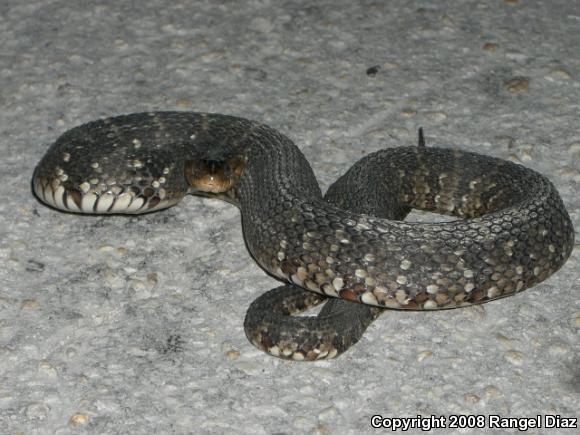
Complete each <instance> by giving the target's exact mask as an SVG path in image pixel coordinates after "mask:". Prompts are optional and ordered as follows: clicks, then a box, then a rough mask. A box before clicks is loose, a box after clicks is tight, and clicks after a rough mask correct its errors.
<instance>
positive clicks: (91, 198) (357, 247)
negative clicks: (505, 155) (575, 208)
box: [32, 112, 574, 360]
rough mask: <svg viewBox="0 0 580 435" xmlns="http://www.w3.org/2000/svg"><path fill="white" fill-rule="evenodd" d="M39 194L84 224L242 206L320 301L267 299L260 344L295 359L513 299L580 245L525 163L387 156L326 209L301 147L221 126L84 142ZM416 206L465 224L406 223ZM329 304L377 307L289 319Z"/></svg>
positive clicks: (43, 168)
mask: <svg viewBox="0 0 580 435" xmlns="http://www.w3.org/2000/svg"><path fill="white" fill-rule="evenodd" d="M32 187H33V190H34V192H35V194H36V195H37V197H38V198H39V199H40V200H41V201H43V202H45V203H46V204H48V205H50V206H52V207H55V208H57V209H60V210H65V211H71V212H77V213H103V214H107V213H145V212H149V211H156V210H160V209H163V208H167V207H170V206H172V205H175V204H176V203H177V202H179V201H180V200H181V198H182V197H183V196H185V195H186V194H188V193H190V194H200V195H209V196H216V197H219V198H222V199H224V200H226V201H229V202H232V203H234V204H236V205H237V206H238V207H239V208H240V211H241V214H242V226H243V231H244V236H245V239H246V242H247V246H248V248H249V250H250V252H251V254H252V256H253V257H254V258H255V259H256V261H257V262H258V263H259V264H260V265H261V266H262V267H263V268H264V269H265V270H266V271H267V272H269V273H271V274H272V275H274V276H276V277H278V278H280V279H282V280H284V281H286V282H289V283H291V284H293V285H294V286H298V287H300V288H301V289H305V290H307V292H305V291H304V290H301V289H296V288H292V287H282V288H281V290H280V289H277V290H274V291H273V292H272V293H267V294H266V295H264V296H262V297H260V298H259V299H258V300H257V301H256V302H254V304H252V306H251V308H250V310H249V312H248V315H247V317H246V333H247V335H248V337H249V338H250V340H251V341H252V342H253V343H254V344H255V345H256V346H258V347H259V348H261V349H263V350H265V351H266V352H269V353H270V354H273V355H275V356H279V357H283V358H290V359H295V360H302V359H307V360H312V359H321V358H329V357H333V356H335V355H337V354H339V353H340V352H342V351H344V350H345V349H346V348H348V346H350V345H351V344H352V343H353V342H356V340H358V338H359V337H360V335H362V332H364V329H365V328H366V326H367V325H368V324H369V323H370V322H371V321H372V319H373V318H374V317H376V316H377V315H378V313H379V312H380V311H381V310H380V309H378V308H394V309H411V310H421V309H425V310H433V309H447V308H455V307H462V306H466V305H470V304H475V303H483V302H487V301H490V300H494V299H498V298H502V297H506V296H509V295H512V294H514V293H516V292H518V291H521V290H523V289H525V288H528V287H531V286H533V285H535V284H537V283H539V282H541V281H543V280H545V279H546V278H547V277H548V276H550V275H551V274H552V273H554V272H555V271H556V270H558V269H559V268H560V267H561V266H562V265H563V264H564V262H565V261H566V259H567V258H568V257H569V255H570V253H571V251H572V247H573V243H574V230H573V227H572V223H571V221H570V218H569V216H568V213H567V212H566V209H565V207H564V205H563V203H562V200H561V199H560V196H559V194H558V192H557V191H556V189H555V188H554V186H553V184H552V183H551V182H550V181H549V180H548V179H547V178H546V177H544V176H543V175H541V174H539V173H537V172H535V171H533V170H531V169H528V168H525V167H523V166H520V165H517V164H514V163H512V162H508V161H504V160H500V159H497V158H493V157H488V156H484V155H480V154H475V153H471V152H465V151H459V150H451V149H443V148H430V147H424V146H418V147H417V146H416V147H401V148H395V149H385V150H381V151H378V152H376V153H373V154H370V155H368V156H366V157H364V158H363V159H361V160H360V161H359V162H357V163H356V164H355V165H353V167H352V168H351V169H350V170H349V171H348V172H347V173H346V174H345V175H343V176H342V177H341V178H340V179H339V180H337V181H336V182H335V183H334V184H333V185H332V186H331V187H330V189H329V190H328V192H327V194H326V196H325V198H323V197H322V194H321V191H320V188H319V186H318V183H317V181H316V179H315V177H314V174H313V172H312V169H311V168H310V165H309V164H308V162H307V160H306V159H305V157H304V156H303V154H302V153H301V152H300V151H299V149H298V148H297V147H296V145H294V144H293V143H292V141H291V140H290V139H288V138H287V137H285V136H284V135H282V134H280V133H279V132H277V131H276V130H274V129H272V128H270V127H268V126H266V125H263V124H259V123H257V122H254V121H250V120H246V119H243V118H236V117H231V116H225V115H218V114H199V113H192V112H153V113H137V114H130V115H122V116H117V117H113V118H107V119H103V120H98V121H93V122H90V123H88V124H84V125H81V126H79V127H76V128H73V129H71V130H69V131H67V132H65V133H64V134H63V135H62V136H60V137H59V138H58V139H57V141H56V142H55V143H54V144H53V145H52V146H51V147H50V148H49V150H48V152H47V153H46V155H45V156H44V157H43V159H42V160H41V161H40V163H39V164H38V166H37V167H36V169H35V172H34V175H33V179H32ZM412 208H416V209H421V210H427V211H432V212H436V213H442V214H447V215H452V216H455V217H457V218H458V219H457V220H454V221H451V222H444V223H432V224H427V223H409V222H403V221H401V220H402V219H403V218H404V217H405V216H406V214H407V213H408V212H409V211H410V210H411V209H412ZM311 292H315V293H318V294H319V295H320V296H317V295H315V294H312V293H311ZM326 297H334V298H342V299H344V300H347V301H355V302H359V303H362V304H364V305H360V306H356V305H354V304H351V303H347V302H346V301H342V300H340V299H333V300H332V301H331V302H330V303H327V305H328V308H324V309H323V311H322V312H321V314H320V315H319V318H318V319H314V320H312V322H316V321H318V322H319V323H300V322H309V321H308V320H299V319H300V318H292V319H294V320H288V319H286V318H285V317H284V316H286V315H288V314H289V313H292V312H295V311H297V310H299V309H301V308H305V307H306V306H308V305H312V304H316V303H318V302H320V301H321V300H323V299H324V298H326ZM355 307H357V308H355ZM372 307H378V308H372ZM269 310H270V312H269ZM280 316H282V317H280ZM286 321H288V322H290V323H288V324H287V323H285V322H286ZM292 322H298V323H299V325H300V326H296V323H292ZM322 323H323V324H324V327H322V326H317V325H321V324H322Z"/></svg>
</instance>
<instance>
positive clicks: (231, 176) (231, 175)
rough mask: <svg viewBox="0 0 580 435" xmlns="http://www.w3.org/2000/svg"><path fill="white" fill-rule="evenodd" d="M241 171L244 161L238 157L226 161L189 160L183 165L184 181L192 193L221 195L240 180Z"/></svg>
mask: <svg viewBox="0 0 580 435" xmlns="http://www.w3.org/2000/svg"><path fill="white" fill-rule="evenodd" d="M243 169H244V161H243V159H242V158H241V157H240V156H234V157H231V158H229V159H227V160H216V159H197V160H190V161H188V162H187V163H186V165H185V179H186V180H187V183H188V184H189V187H190V188H191V191H192V193H194V192H208V193H222V192H226V191H227V190H229V189H231V188H232V186H233V185H234V184H235V183H236V182H237V181H238V180H239V179H240V177H241V175H242V172H243Z"/></svg>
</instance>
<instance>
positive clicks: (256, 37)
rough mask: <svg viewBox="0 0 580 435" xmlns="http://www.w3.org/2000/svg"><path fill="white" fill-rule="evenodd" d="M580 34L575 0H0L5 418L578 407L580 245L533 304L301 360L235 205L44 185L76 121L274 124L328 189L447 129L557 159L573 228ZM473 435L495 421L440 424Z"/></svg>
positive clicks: (400, 329)
mask: <svg viewBox="0 0 580 435" xmlns="http://www.w3.org/2000/svg"><path fill="white" fill-rule="evenodd" d="M579 41H580V7H579V3H578V1H576V0H573V1H570V0H556V1H550V2H544V1H540V0H537V1H532V0H530V1H527V0H520V1H517V0H511V1H502V0H494V1H487V2H480V1H475V0H472V1H462V2H455V1H452V0H448V1H438V2H435V1H408V0H395V1H389V2H383V1H379V0H374V1H362V2H356V1H352V0H324V1H318V2H310V1H309V2H307V1H304V2H299V1H290V0H287V1H274V0H271V1H269V0H255V1H248V2H236V1H212V0H206V1H194V0H191V1H188V0H178V1H165V0H151V1H143V2H135V1H133V0H115V1H109V0H107V1H100V0H99V1H97V0H94V1H93V0H87V1H82V2H80V1H79V2H72V1H66V0H46V1H40V0H31V1H26V0H3V1H2V2H1V3H0V83H1V87H0V107H1V110H0V125H1V126H2V128H1V130H0V175H1V180H2V182H1V183H0V198H2V201H1V202H0V211H1V215H0V433H2V434H4V433H11V434H20V433H22V434H36V433H38V434H45V433H46V434H52V433H55V434H68V433H91V434H92V433H100V434H117V433H119V434H129V433H130V434H152V433H166V434H170V433H175V434H185V433H203V434H205V433H208V434H212V433H215V434H218V433H248V434H281V433H284V434H285V433H318V434H342V433H345V434H358V433H360V432H366V431H371V427H370V417H371V416H372V415H373V414H381V415H383V416H385V417H387V416H388V417H404V416H416V415H418V414H420V415H423V416H429V415H437V416H440V415H444V416H449V415H451V414H481V415H489V414H499V415H502V416H505V417H518V416H519V417H522V416H530V417H531V416H535V415H537V414H541V415H543V414H557V415H561V416H566V417H579V416H580V415H579V414H580V413H579V411H578V410H579V409H580V356H579V354H578V352H579V350H580V340H579V331H580V297H579V295H580V293H579V291H578V287H579V285H580V274H579V273H578V270H579V269H580V264H579V254H580V250H578V249H576V250H575V251H574V253H573V254H572V257H571V258H570V260H569V262H568V263H567V264H566V265H565V267H564V268H563V269H562V270H561V271H560V272H558V273H557V274H556V275H555V276H553V277H552V278H550V279H549V280H548V281H546V282H545V283H543V284H541V285H538V286H537V287H535V288H533V289H531V290H528V291H526V292H524V293H521V294H519V295H517V296H514V297H512V298H508V299H503V300H500V301H497V302H493V303H490V304H487V305H485V306H480V307H474V308H469V309H460V310H453V311H445V312H435V313H408V312H389V313H386V314H384V315H383V316H381V317H380V318H379V320H378V321H376V322H375V323H374V324H373V325H372V326H371V327H370V328H369V330H368V332H367V334H366V335H365V337H364V338H363V340H362V341H361V342H360V343H359V344H358V345H357V346H356V347H355V348H353V349H352V350H351V351H349V352H348V353H346V354H345V355H343V356H342V357H341V358H339V359H338V360H335V361H327V362H317V363H293V362H285V361H281V360H278V359H275V358H272V357H269V356H266V355H264V354H262V353H260V352H259V351H258V350H256V349H254V348H253V347H252V346H251V345H250V344H249V343H248V342H247V340H246V338H245V336H244V332H243V328H242V324H243V318H244V314H245V310H246V308H247V306H248V304H249V303H250V301H251V300H252V299H253V298H255V297H256V296H257V295H259V294H260V293H261V292H263V291H265V290H266V289H269V288H271V287H273V286H275V285H276V284H277V283H276V282H275V281H274V280H273V279H272V278H270V277H268V276H266V275H265V274H264V273H263V272H262V271H261V270H260V269H259V268H258V266H256V264H255V263H254V261H253V260H252V259H251V258H250V256H249V254H248V253H247V251H246V249H245V247H244V243H243V238H242V234H241V228H240V222H239V213H238V211H237V209H235V208H234V207H233V206H230V205H228V204H225V203H222V202H219V201H217V200H207V199H199V198H193V197H190V198H187V199H186V200H185V201H184V202H183V203H182V204H180V205H178V206H177V207H175V208H173V209H171V210H168V211H165V212H160V213H154V214H150V215H147V216H142V217H81V216H77V215H70V214H63V213H58V212H55V211H53V210H50V209H48V208H46V207H44V206H43V205H41V204H40V203H39V202H38V201H37V200H36V199H35V198H34V197H33V196H32V194H31V192H30V185H29V182H30V178H31V175H32V170H33V168H34V166H35V164H36V162H37V161H38V160H39V159H40V157H41V156H42V155H43V153H44V152H45V150H46V148H47V146H48V145H49V144H50V143H51V142H52V141H53V140H54V139H55V138H56V137H57V136H58V135H59V134H60V133H62V132H63V131H65V130H67V129H69V128H71V127H73V126H75V125H77V124H79V123H82V122H85V121H89V120H92V119H94V118H98V117H101V116H106V115H113V114H119V113H127V112H136V111H143V110H155V109H158V110H159V109H166V110H167V109H178V110H196V111H210V112H220V113H228V114H233V115H239V116H245V117H249V118H253V119H256V120H260V121H262V122H265V123H267V124H269V125H271V126H273V127H275V128H278V129H280V130H281V131H282V132H284V133H286V134H287V135H289V136H290V137H292V138H293V139H294V140H295V141H296V143H297V144H298V146H299V147H300V148H301V149H302V150H303V152H304V153H305V154H306V156H307V158H308V159H309V160H310V161H311V162H312V165H313V167H314V170H315V172H316V174H317V176H318V177H319V180H320V182H321V184H322V185H323V186H324V187H327V186H328V185H329V184H330V183H331V182H332V181H333V180H335V179H336V178H337V177H338V176H339V174H341V173H343V172H344V171H345V170H346V169H347V168H348V167H350V165H351V164H352V163H353V162H355V161H356V160H357V159H358V158H360V157H361V156H362V155H364V154H366V153H369V152H372V151H374V150H377V149H379V148H382V147H394V146H398V145H401V144H412V143H415V141H416V130H417V128H418V127H419V126H423V127H424V128H425V131H426V134H427V140H428V142H429V143H430V144H440V145H450V146H455V147H458V148H461V149H465V150H470V151H478V152H481V153H485V154H490V155H493V156H498V157H502V158H508V159H512V160H515V161H518V162H522V163H523V164H525V165H527V166H530V167H532V168H534V169H537V170H539V171H541V172H543V173H544V174H546V175H547V176H549V177H550V179H552V180H553V182H554V183H555V184H556V186H557V187H558V189H559V190H560V192H561V194H562V197H563V199H564V202H565V203H566V205H567V207H568V210H569V211H570V214H571V216H572V220H573V222H574V224H575V225H576V227H577V228H580V196H579V195H578V190H579V188H580V172H579V166H580V164H579V162H580V132H579V130H578V116H579V113H580V112H579V111H580V105H579V102H580V85H579V82H578V80H577V78H578V75H579V74H580V49H579ZM369 68H370V69H369ZM415 432H416V431H415ZM459 432H460V433H483V432H484V431H483V430H480V429H474V430H461V431H456V430H450V429H448V430H442V431H437V433H459ZM511 432H516V431H515V430H512V431H511ZM411 433H413V431H411ZM496 433H502V431H499V430H498V431H496ZM529 433H538V434H544V433H562V434H568V433H574V431H572V430H565V429H559V430H548V429H535V430H531V431H530V432H529ZM575 433H577V432H575Z"/></svg>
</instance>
